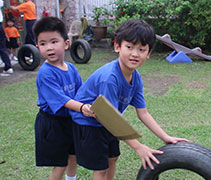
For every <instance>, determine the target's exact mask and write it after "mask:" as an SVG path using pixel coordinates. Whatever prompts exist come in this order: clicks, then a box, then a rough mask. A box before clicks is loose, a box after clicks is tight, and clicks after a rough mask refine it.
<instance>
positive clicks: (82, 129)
mask: <svg viewBox="0 0 211 180" xmlns="http://www.w3.org/2000/svg"><path fill="white" fill-rule="evenodd" d="M73 137H74V142H75V151H76V157H77V163H78V164H79V165H80V166H83V167H85V168H87V169H90V170H104V169H107V168H108V167H109V164H108V158H113V157H118V156H119V155H120V149H119V140H118V139H117V138H116V137H115V136H113V135H112V134H111V133H110V132H109V131H107V130H106V129H105V128H104V127H93V126H84V125H78V124H76V123H74V122H73Z"/></svg>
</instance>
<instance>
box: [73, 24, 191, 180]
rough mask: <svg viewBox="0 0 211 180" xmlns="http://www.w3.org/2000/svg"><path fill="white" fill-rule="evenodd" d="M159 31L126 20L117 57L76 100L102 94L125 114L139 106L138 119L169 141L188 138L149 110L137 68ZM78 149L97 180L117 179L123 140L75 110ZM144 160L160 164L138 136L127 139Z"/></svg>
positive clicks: (79, 159) (118, 36) (81, 161)
mask: <svg viewBox="0 0 211 180" xmlns="http://www.w3.org/2000/svg"><path fill="white" fill-rule="evenodd" d="M155 39H156V38H155V33H154V31H153V29H152V28H151V27H150V26H149V25H148V24H147V23H146V22H143V21H140V20H129V21H126V22H125V23H123V24H122V25H121V26H120V27H119V29H118V30H117V32H116V37H115V40H116V42H115V45H114V49H115V52H117V53H118V54H119V57H118V59H117V60H114V61H112V62H110V63H108V64H105V65H104V66H102V67H101V68H99V69H98V70H96V71H95V72H94V73H93V74H92V75H91V76H90V77H89V78H88V79H87V81H86V82H85V83H84V84H83V85H82V86H81V87H80V88H79V90H78V92H77V94H76V97H75V99H76V100H78V101H80V102H83V103H88V104H92V103H93V102H94V101H95V99H96V98H97V97H98V96H99V95H100V94H102V95H103V96H105V97H106V98H107V99H108V100H109V101H110V102H111V103H112V104H113V105H114V107H115V108H116V109H118V110H119V111H120V112H121V113H123V112H124V111H125V110H126V108H127V107H128V105H132V106H134V107H135V108H136V112H137V115H138V118H139V119H140V120H141V121H142V122H143V123H144V124H145V125H146V126H147V127H148V128H149V129H150V130H151V131H152V132H153V133H154V134H156V135H157V136H158V137H159V138H161V139H162V140H163V141H164V142H165V143H177V142H179V141H188V140H186V139H184V138H176V137H171V136H169V135H168V134H166V132H164V131H163V130H162V129H161V127H160V126H159V125H158V124H157V123H156V121H155V120H154V119H153V117H152V116H151V115H150V113H149V112H148V111H147V108H146V104H145V100H144V95H143V83H142V79H141V76H140V74H139V72H138V71H137V70H136V69H137V68H138V67H140V66H141V65H142V64H144V62H145V61H146V60H147V59H148V58H149V57H150V54H151V51H152V48H153V45H154V42H155ZM72 117H73V121H74V123H73V135H74V142H75V151H76V157H77V162H78V164H79V165H81V166H83V167H85V168H88V169H90V170H94V173H93V180H113V179H114V174H115V167H116V161H117V159H118V157H119V155H120V149H119V140H118V139H117V138H116V137H114V136H113V135H112V134H111V133H110V132H108V131H107V130H106V129H105V128H104V127H103V126H102V125H101V124H100V123H99V122H98V121H97V120H96V119H95V118H90V117H85V116H84V115H83V114H81V113H79V112H72ZM125 142H126V143H127V144H128V145H129V146H130V147H132V148H133V149H134V151H135V152H136V153H137V155H138V156H139V157H140V159H141V160H142V164H143V167H144V168H146V167H147V166H149V167H150V168H151V169H153V168H154V167H153V165H152V163H151V161H154V162H155V163H159V161H158V160H157V159H156V157H155V156H154V154H162V153H163V152H161V151H158V150H153V149H151V148H149V147H147V146H146V145H144V144H141V143H140V142H139V141H138V140H136V139H131V140H126V141H125Z"/></svg>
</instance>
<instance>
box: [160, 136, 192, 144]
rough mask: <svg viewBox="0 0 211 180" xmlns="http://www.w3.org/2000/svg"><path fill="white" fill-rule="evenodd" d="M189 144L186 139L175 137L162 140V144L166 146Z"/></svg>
mask: <svg viewBox="0 0 211 180" xmlns="http://www.w3.org/2000/svg"><path fill="white" fill-rule="evenodd" d="M182 141H184V142H190V141H189V140H188V139H185V138H177V137H172V136H167V137H166V138H165V139H164V142H165V143H166V144H176V143H178V142H182Z"/></svg>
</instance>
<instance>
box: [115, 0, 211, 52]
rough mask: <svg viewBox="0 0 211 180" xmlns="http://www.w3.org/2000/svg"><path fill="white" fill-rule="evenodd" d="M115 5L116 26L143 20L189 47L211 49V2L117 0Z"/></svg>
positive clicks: (205, 0) (159, 31) (203, 0)
mask: <svg viewBox="0 0 211 180" xmlns="http://www.w3.org/2000/svg"><path fill="white" fill-rule="evenodd" d="M112 4H114V5H115V8H114V10H113V11H112V12H111V13H112V14H113V15H114V16H115V19H114V20H112V21H113V23H114V25H115V28H117V27H118V26H119V24H121V23H122V22H123V21H125V20H127V19H131V18H138V19H143V20H145V21H147V22H148V23H149V24H151V25H152V26H153V28H154V29H155V31H156V34H159V35H164V34H169V35H170V36H171V38H172V40H173V41H175V42H177V43H179V44H182V45H185V46H187V47H189V48H195V47H201V48H202V49H203V51H208V50H210V49H211V36H210V34H211V8H210V7H211V1H207V0H162V1H160V0H141V1H137V0H129V1H125V0H116V1H114V2H113V3H112Z"/></svg>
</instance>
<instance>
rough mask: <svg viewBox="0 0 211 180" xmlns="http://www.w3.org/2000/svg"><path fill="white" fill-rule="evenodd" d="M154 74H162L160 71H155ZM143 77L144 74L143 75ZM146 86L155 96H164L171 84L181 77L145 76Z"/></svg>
mask: <svg viewBox="0 0 211 180" xmlns="http://www.w3.org/2000/svg"><path fill="white" fill-rule="evenodd" d="M152 74H160V72H153V73H152ZM142 77H143V76H142ZM143 80H144V87H145V88H146V89H148V90H149V91H150V93H152V94H153V95H155V96H164V95H165V94H166V92H167V91H168V90H169V86H170V85H171V84H175V83H177V82H179V80H180V78H179V77H177V76H164V77H149V76H144V77H143Z"/></svg>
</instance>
